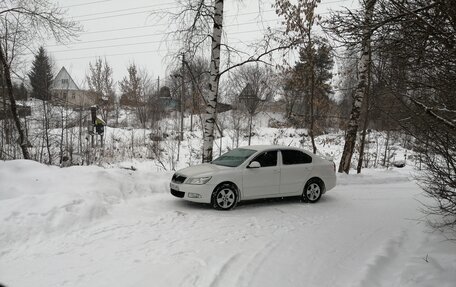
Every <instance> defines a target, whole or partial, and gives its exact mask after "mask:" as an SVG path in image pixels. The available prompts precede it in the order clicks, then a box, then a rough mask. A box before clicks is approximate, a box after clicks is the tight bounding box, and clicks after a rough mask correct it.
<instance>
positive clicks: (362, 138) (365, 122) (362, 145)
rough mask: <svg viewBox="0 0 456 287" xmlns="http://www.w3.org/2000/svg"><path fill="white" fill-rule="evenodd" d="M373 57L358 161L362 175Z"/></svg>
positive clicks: (369, 71) (358, 171)
mask: <svg viewBox="0 0 456 287" xmlns="http://www.w3.org/2000/svg"><path fill="white" fill-rule="evenodd" d="M370 56H371V55H370V54H369V69H368V75H367V85H366V92H365V98H366V103H365V106H366V109H365V110H366V113H365V114H364V120H363V132H362V134H361V144H360V146H359V159H358V167H357V168H356V173H361V169H362V167H363V160H364V147H365V145H366V131H367V125H368V123H369V97H370V85H371V69H370V65H371V57H370Z"/></svg>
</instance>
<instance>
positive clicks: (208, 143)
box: [203, 0, 223, 162]
mask: <svg viewBox="0 0 456 287" xmlns="http://www.w3.org/2000/svg"><path fill="white" fill-rule="evenodd" d="M222 25H223V0H216V1H215V8H214V27H213V32H212V51H211V65H210V78H209V94H208V97H207V106H206V114H205V117H204V137H203V162H210V161H212V150H213V145H214V127H215V120H216V116H217V113H216V108H217V96H218V86H219V78H220V77H219V76H220V75H219V73H220V48H221V42H222Z"/></svg>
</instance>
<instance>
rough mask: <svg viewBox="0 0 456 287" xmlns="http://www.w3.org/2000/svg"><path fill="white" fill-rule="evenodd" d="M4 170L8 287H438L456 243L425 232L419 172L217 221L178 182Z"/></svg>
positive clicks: (30, 167)
mask: <svg viewBox="0 0 456 287" xmlns="http://www.w3.org/2000/svg"><path fill="white" fill-rule="evenodd" d="M152 166H153V165H152V164H151V165H150V167H148V165H147V162H145V163H143V164H142V165H140V166H139V167H138V169H137V170H136V171H132V170H128V169H121V168H101V167H95V166H89V167H87V166H84V167H80V166H74V167H69V168H58V167H55V166H46V165H42V164H39V163H36V162H32V161H25V160H16V161H7V162H0V222H1V225H0V283H2V284H4V285H6V286H8V287H25V286H46V287H52V286H59V287H60V286H85V287H86V286H97V287H103V286H109V287H115V286H122V287H125V286H135V287H140V286H198V287H200V286H203V287H204V286H274V287H275V286H282V287H285V286H331V287H334V286H362V287H364V286H387V287H390V286H401V287H403V286H404V287H405V286H439V287H444V286H448V287H450V286H451V287H454V286H455V282H456V272H455V271H456V243H455V242H454V241H448V240H446V239H445V237H444V235H443V234H441V233H436V232H434V233H432V232H430V231H431V230H430V229H429V228H428V227H427V226H426V224H424V223H423V222H422V218H423V214H422V213H421V212H420V210H419V209H420V208H421V204H420V202H419V201H425V200H426V199H425V198H423V196H422V195H421V190H420V189H419V187H418V186H417V185H416V184H415V182H414V181H413V180H412V177H411V175H410V173H411V172H412V171H413V170H412V169H411V168H410V169H409V168H407V167H406V168H405V169H393V170H384V169H372V170H369V169H365V170H363V174H361V175H341V176H339V178H338V186H337V187H336V188H335V189H333V190H331V191H329V192H328V193H327V194H325V195H324V196H323V197H322V199H321V201H320V202H318V203H317V204H304V203H301V202H300V201H299V200H296V199H286V200H268V201H255V202H248V203H243V204H240V205H238V207H237V208H236V209H234V210H232V211H229V212H221V211H215V210H213V209H211V208H210V207H209V206H206V205H200V204H194V203H189V202H185V201H182V200H180V199H178V198H174V197H172V196H171V195H170V194H169V193H168V181H169V179H170V177H171V174H172V173H170V172H157V171H154V170H156V169H153V168H152Z"/></svg>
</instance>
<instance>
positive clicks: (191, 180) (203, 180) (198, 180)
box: [186, 176, 212, 184]
mask: <svg viewBox="0 0 456 287" xmlns="http://www.w3.org/2000/svg"><path fill="white" fill-rule="evenodd" d="M211 178H212V176H205V177H190V178H189V179H188V180H187V182H186V183H187V184H205V183H206V182H208V181H209V180H210V179H211Z"/></svg>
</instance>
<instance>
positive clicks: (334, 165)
mask: <svg viewBox="0 0 456 287" xmlns="http://www.w3.org/2000/svg"><path fill="white" fill-rule="evenodd" d="M332 163H333V169H334V173H336V163H335V162H332Z"/></svg>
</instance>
